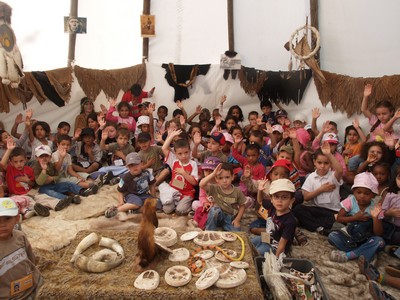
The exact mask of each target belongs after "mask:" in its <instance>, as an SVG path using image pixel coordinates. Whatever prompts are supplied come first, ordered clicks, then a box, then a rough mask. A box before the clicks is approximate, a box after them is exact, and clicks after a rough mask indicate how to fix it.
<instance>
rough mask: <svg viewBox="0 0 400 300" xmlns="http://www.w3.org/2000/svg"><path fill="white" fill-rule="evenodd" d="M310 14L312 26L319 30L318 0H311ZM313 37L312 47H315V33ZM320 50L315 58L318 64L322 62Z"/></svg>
mask: <svg viewBox="0 0 400 300" xmlns="http://www.w3.org/2000/svg"><path fill="white" fill-rule="evenodd" d="M310 16H311V26H313V27H315V28H316V29H317V30H319V28H318V0H310ZM312 37H313V38H312V39H311V48H312V49H314V48H315V36H314V34H313V35H312ZM319 53H320V52H319V51H318V52H317V54H316V55H315V59H316V60H317V62H318V64H320V57H319Z"/></svg>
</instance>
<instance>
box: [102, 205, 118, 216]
mask: <svg viewBox="0 0 400 300" xmlns="http://www.w3.org/2000/svg"><path fill="white" fill-rule="evenodd" d="M117 214H118V208H117V207H116V206H111V207H109V208H107V210H106V211H105V212H104V215H105V216H106V218H112V217H115V216H116V215H117Z"/></svg>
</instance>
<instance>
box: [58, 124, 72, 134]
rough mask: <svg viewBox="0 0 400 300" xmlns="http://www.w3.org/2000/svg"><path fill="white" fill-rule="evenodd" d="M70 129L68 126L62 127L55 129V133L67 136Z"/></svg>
mask: <svg viewBox="0 0 400 300" xmlns="http://www.w3.org/2000/svg"><path fill="white" fill-rule="evenodd" d="M70 129H71V128H70V127H69V126H63V127H61V128H58V129H57V132H58V134H60V135H61V134H65V135H68V133H69V131H70Z"/></svg>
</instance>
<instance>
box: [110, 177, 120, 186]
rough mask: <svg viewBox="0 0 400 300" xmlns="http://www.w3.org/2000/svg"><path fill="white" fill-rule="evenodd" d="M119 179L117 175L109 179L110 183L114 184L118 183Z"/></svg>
mask: <svg viewBox="0 0 400 300" xmlns="http://www.w3.org/2000/svg"><path fill="white" fill-rule="evenodd" d="M119 181H120V178H119V177H114V178H111V180H110V185H116V184H118V183H119Z"/></svg>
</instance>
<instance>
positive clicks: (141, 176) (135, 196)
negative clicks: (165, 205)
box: [105, 152, 161, 221]
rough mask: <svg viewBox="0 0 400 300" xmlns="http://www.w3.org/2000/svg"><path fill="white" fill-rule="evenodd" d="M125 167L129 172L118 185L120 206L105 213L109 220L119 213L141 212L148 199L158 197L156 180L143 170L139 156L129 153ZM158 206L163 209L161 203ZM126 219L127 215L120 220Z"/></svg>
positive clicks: (112, 207) (113, 207)
mask: <svg viewBox="0 0 400 300" xmlns="http://www.w3.org/2000/svg"><path fill="white" fill-rule="evenodd" d="M125 165H126V167H127V168H128V170H129V172H127V173H125V174H124V175H122V178H121V180H120V182H119V184H118V188H117V190H118V205H117V206H111V207H109V208H108V209H107V210H106V211H105V216H106V217H107V218H112V217H114V216H116V215H117V214H118V213H119V212H128V211H129V210H134V211H140V209H141V208H142V206H143V204H144V201H145V200H146V199H147V198H151V197H153V198H155V197H156V189H155V183H156V180H155V178H154V176H153V175H152V174H151V173H150V172H149V171H148V170H145V169H143V164H142V160H141V158H140V156H139V154H137V153H136V152H132V153H129V154H128V155H127V156H126V163H125ZM158 206H159V207H158V208H161V203H160V202H159V203H158ZM125 218H126V215H125V216H121V218H120V220H121V221H122V220H124V219H125Z"/></svg>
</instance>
